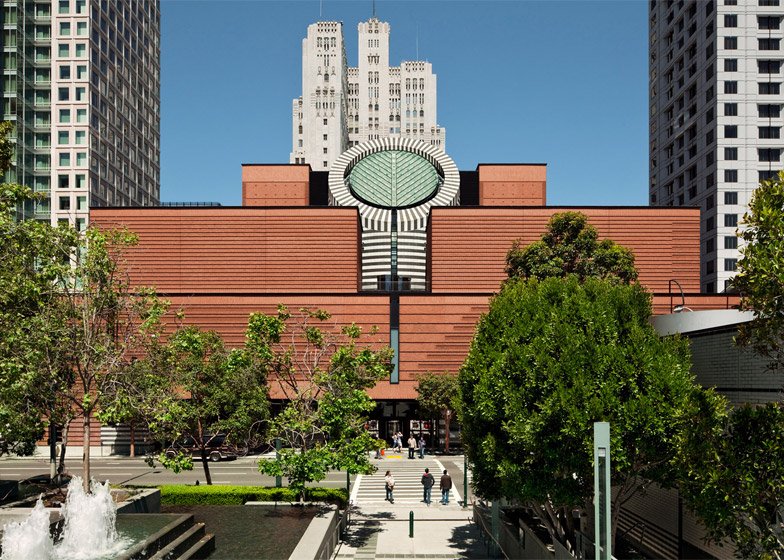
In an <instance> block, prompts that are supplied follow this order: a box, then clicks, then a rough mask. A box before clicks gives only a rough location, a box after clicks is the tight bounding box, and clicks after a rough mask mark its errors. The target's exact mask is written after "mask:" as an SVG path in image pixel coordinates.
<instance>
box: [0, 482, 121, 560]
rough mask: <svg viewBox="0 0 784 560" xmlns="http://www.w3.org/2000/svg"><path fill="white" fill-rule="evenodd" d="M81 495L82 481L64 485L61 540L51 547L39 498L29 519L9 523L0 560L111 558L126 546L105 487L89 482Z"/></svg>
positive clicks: (107, 489)
mask: <svg viewBox="0 0 784 560" xmlns="http://www.w3.org/2000/svg"><path fill="white" fill-rule="evenodd" d="M90 490H91V493H90V494H87V493H85V491H84V489H83V487H82V479H81V478H79V477H74V478H73V479H72V480H71V482H70V484H68V497H67V498H66V500H65V507H64V508H63V518H64V519H65V524H64V526H63V531H62V539H61V540H60V542H58V543H57V544H53V543H52V540H51V537H50V532H49V523H50V522H49V512H47V511H46V509H45V508H44V506H43V503H42V502H41V499H40V498H39V499H38V501H37V502H36V504H35V507H34V508H33V511H32V513H31V514H30V517H28V518H27V519H26V520H25V521H22V522H21V523H10V524H9V525H7V526H6V527H5V529H4V531H3V541H2V549H3V554H2V556H0V560H17V559H18V560H49V559H50V558H58V559H63V560H87V559H98V558H114V557H116V556H117V555H118V554H119V553H120V552H121V551H123V550H124V549H126V548H127V547H128V546H129V545H130V540H128V539H125V538H121V537H119V536H118V534H117V529H116V527H115V523H116V520H117V513H116V508H115V505H114V501H113V500H112V496H111V493H110V491H109V483H108V482H107V483H106V484H100V483H96V482H95V481H91V482H90Z"/></svg>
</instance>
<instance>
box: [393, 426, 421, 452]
mask: <svg viewBox="0 0 784 560" xmlns="http://www.w3.org/2000/svg"><path fill="white" fill-rule="evenodd" d="M425 445H426V443H425V436H424V435H422V434H419V441H417V439H416V436H414V434H413V433H412V434H411V435H410V436H409V437H408V458H409V459H413V458H414V456H415V453H416V452H417V451H418V452H419V458H420V459H424V458H425ZM392 449H393V450H395V451H397V452H399V453H402V451H403V432H397V433H396V434H392Z"/></svg>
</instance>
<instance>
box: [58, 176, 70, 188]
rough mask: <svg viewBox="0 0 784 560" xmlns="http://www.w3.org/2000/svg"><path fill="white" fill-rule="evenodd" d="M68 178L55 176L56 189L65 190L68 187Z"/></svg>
mask: <svg viewBox="0 0 784 560" xmlns="http://www.w3.org/2000/svg"><path fill="white" fill-rule="evenodd" d="M69 183H70V181H69V178H68V175H58V176H57V188H59V189H67V188H68V186H69Z"/></svg>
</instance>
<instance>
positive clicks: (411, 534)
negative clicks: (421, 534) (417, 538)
mask: <svg viewBox="0 0 784 560" xmlns="http://www.w3.org/2000/svg"><path fill="white" fill-rule="evenodd" d="M408 538H409V539H413V538H414V512H413V511H409V512H408Z"/></svg>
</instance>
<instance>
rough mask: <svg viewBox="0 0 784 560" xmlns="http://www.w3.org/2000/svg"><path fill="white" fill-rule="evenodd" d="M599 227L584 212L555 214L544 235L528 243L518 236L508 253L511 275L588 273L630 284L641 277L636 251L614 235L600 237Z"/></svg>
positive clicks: (556, 275)
mask: <svg viewBox="0 0 784 560" xmlns="http://www.w3.org/2000/svg"><path fill="white" fill-rule="evenodd" d="M598 237H599V235H598V233H597V232H596V229H595V228H594V227H593V226H591V225H590V224H589V223H588V217H587V216H586V215H585V214H581V213H580V212H562V213H559V214H553V216H552V217H551V218H550V221H549V222H548V223H547V230H546V232H545V234H544V235H543V236H542V239H541V240H539V241H536V242H534V243H532V244H530V245H528V246H526V247H521V245H520V241H519V240H517V241H515V242H514V244H513V245H512V248H511V249H510V250H509V252H508V253H507V255H506V273H507V274H508V275H509V277H510V278H538V279H540V280H541V279H544V278H552V277H555V278H563V277H565V276H567V275H569V274H575V275H577V277H578V278H580V280H584V279H586V278H588V277H598V278H606V279H612V280H615V281H618V282H622V283H624V284H628V283H630V282H633V281H635V280H636V279H637V270H636V269H635V267H634V254H633V253H632V252H631V251H630V250H629V249H627V248H625V247H622V246H620V245H617V244H616V243H615V242H614V241H612V240H610V239H603V240H602V241H599V240H598Z"/></svg>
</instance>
